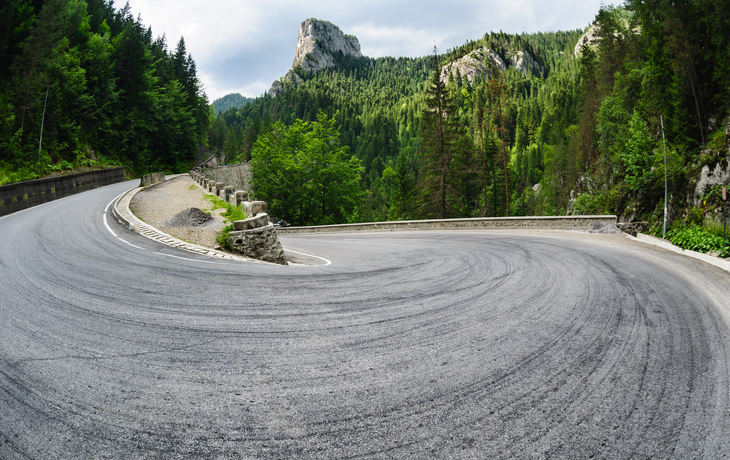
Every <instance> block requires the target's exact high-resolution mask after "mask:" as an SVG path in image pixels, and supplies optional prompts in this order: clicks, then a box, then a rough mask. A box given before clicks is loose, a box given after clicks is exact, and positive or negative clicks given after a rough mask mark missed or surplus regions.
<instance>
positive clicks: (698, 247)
mask: <svg viewBox="0 0 730 460" xmlns="http://www.w3.org/2000/svg"><path fill="white" fill-rule="evenodd" d="M667 239H668V240H669V241H671V242H672V244H674V245H676V246H679V247H680V248H682V249H688V250H690V251H697V252H710V251H718V252H719V256H720V257H730V244H728V243H725V244H723V240H722V237H721V236H718V235H716V234H714V233H712V232H711V231H710V230H708V229H706V228H704V227H700V226H699V225H690V226H689V227H682V228H675V229H672V230H670V231H669V232H667Z"/></svg>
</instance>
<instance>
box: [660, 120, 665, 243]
mask: <svg viewBox="0 0 730 460" xmlns="http://www.w3.org/2000/svg"><path fill="white" fill-rule="evenodd" d="M659 120H660V121H661V123H662V144H664V230H662V238H666V237H667V141H666V139H665V138H664V116H662V115H659Z"/></svg>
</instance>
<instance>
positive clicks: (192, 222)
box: [165, 208, 213, 227]
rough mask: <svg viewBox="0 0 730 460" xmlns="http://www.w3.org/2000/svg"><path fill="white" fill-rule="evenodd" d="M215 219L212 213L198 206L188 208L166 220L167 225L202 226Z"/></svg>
mask: <svg viewBox="0 0 730 460" xmlns="http://www.w3.org/2000/svg"><path fill="white" fill-rule="evenodd" d="M211 220H213V217H211V215H210V214H206V213H205V212H204V211H202V210H200V209H198V208H188V209H186V210H185V211H183V212H181V213H179V214H176V215H175V216H173V217H170V218H169V219H167V220H166V221H165V227H186V226H193V227H200V226H203V225H206V224H207V223H208V222H210V221H211Z"/></svg>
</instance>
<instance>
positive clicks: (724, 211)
mask: <svg viewBox="0 0 730 460" xmlns="http://www.w3.org/2000/svg"><path fill="white" fill-rule="evenodd" d="M726 235H727V188H726V187H723V188H722V245H723V246H725V243H726V241H727V239H726Z"/></svg>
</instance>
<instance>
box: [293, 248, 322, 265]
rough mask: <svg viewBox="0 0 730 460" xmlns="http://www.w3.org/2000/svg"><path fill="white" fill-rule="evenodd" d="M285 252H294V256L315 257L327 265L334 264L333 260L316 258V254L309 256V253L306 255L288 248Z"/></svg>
mask: <svg viewBox="0 0 730 460" xmlns="http://www.w3.org/2000/svg"><path fill="white" fill-rule="evenodd" d="M284 250H285V251H289V252H293V253H294V254H300V255H303V256H307V257H314V258H315V259H319V260H324V261H325V262H327V263H326V264H325V265H330V264H331V263H332V261H331V260H329V259H325V258H324V257H320V256H315V255H314V254H307V253H304V252H299V251H293V250H291V249H287V248H284Z"/></svg>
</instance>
